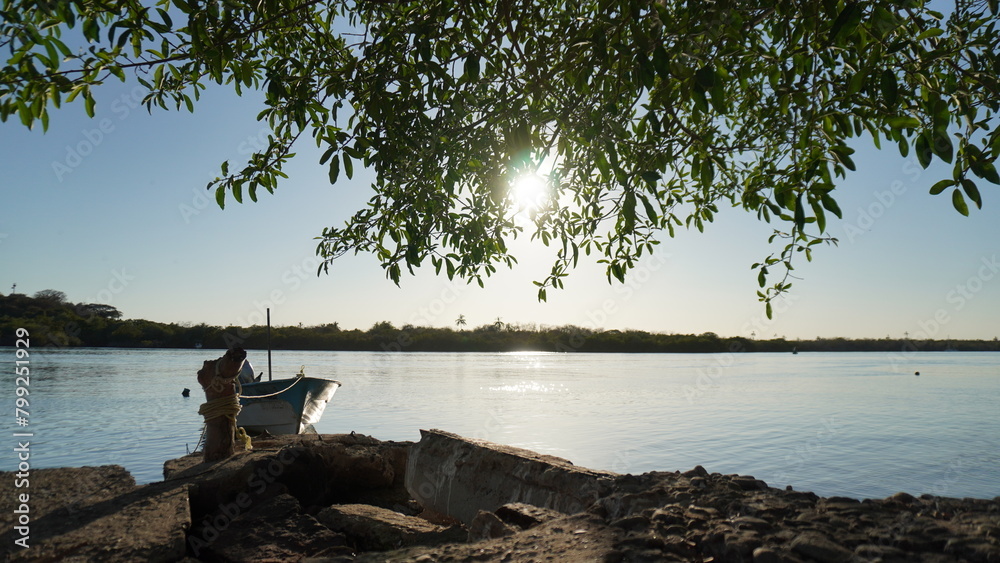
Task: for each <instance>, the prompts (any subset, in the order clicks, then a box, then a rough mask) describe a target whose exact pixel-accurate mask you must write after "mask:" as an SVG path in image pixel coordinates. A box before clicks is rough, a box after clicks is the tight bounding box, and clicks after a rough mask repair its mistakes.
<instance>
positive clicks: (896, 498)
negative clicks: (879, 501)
mask: <svg viewBox="0 0 1000 563" xmlns="http://www.w3.org/2000/svg"><path fill="white" fill-rule="evenodd" d="M886 500H891V501H893V502H898V503H900V504H913V503H914V502H917V499H916V498H915V497H914V496H913V495H911V494H909V493H896V494H894V495H892V496H890V497H889V498H888V499H886Z"/></svg>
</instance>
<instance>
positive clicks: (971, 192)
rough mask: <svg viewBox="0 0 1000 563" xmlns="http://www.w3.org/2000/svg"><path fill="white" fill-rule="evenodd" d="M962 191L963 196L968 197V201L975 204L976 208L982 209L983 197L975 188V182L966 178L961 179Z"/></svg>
mask: <svg viewBox="0 0 1000 563" xmlns="http://www.w3.org/2000/svg"><path fill="white" fill-rule="evenodd" d="M962 189H963V190H965V195H967V196H969V199H971V200H972V201H973V202H974V203H975V204H976V207H978V208H979V209H982V208H983V196H981V195H980V194H979V188H977V187H976V183H975V182H973V181H972V180H970V179H968V178H962ZM966 215H968V213H966Z"/></svg>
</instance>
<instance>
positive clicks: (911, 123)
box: [885, 115, 920, 131]
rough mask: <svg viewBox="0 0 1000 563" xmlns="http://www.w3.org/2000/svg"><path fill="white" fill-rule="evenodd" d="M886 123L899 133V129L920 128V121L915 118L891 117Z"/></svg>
mask: <svg viewBox="0 0 1000 563" xmlns="http://www.w3.org/2000/svg"><path fill="white" fill-rule="evenodd" d="M885 122H886V123H888V124H889V127H892V128H893V129H896V130H897V131H898V130H899V129H915V128H917V127H920V120H919V119H917V118H915V117H908V116H902V115H897V116H893V117H890V118H888V119H886V120H885Z"/></svg>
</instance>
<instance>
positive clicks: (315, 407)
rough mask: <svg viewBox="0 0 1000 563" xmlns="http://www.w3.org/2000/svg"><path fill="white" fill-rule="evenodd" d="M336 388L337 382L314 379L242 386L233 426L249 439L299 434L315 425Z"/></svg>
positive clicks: (298, 378) (284, 380)
mask: <svg viewBox="0 0 1000 563" xmlns="http://www.w3.org/2000/svg"><path fill="white" fill-rule="evenodd" d="M339 387H340V382H339V381H335V380H333V379H322V378H318V377H293V378H290V379H275V380H273V381H259V382H256V383H245V384H243V389H242V391H241V392H240V405H241V406H242V407H243V408H242V409H241V410H240V414H239V415H238V416H237V417H236V425H237V426H240V427H242V428H244V429H245V430H246V431H247V433H248V434H251V435H254V434H262V433H264V432H268V433H270V434H299V433H301V432H303V431H304V430H305V428H306V427H307V426H309V425H310V424H315V423H316V422H319V419H320V417H322V416H323V411H324V410H325V409H326V405H327V403H329V402H330V399H332V398H333V394H334V393H336V392H337V389H338V388H339Z"/></svg>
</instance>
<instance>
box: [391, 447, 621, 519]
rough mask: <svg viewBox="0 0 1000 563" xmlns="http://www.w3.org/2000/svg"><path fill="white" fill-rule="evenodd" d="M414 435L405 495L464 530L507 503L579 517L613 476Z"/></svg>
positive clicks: (516, 451)
mask: <svg viewBox="0 0 1000 563" xmlns="http://www.w3.org/2000/svg"><path fill="white" fill-rule="evenodd" d="M420 435H421V438H420V441H419V442H418V443H416V444H414V445H413V446H412V447H411V449H410V457H409V462H408V464H407V467H406V489H407V491H409V493H410V494H411V495H412V496H413V498H414V499H415V500H416V501H417V502H419V503H420V504H421V505H423V506H424V507H426V508H428V509H430V510H433V511H435V512H439V513H441V514H445V515H448V516H451V517H453V518H456V519H458V520H459V521H461V522H463V523H464V524H466V525H469V524H471V522H472V520H473V519H474V518H475V517H476V515H477V514H478V513H479V512H480V511H485V512H493V511H495V510H496V509H497V508H499V507H500V506H502V505H504V504H507V503H511V502H523V503H527V504H531V505H534V506H540V507H542V508H549V509H552V510H557V511H559V512H563V513H566V514H573V513H576V512H580V511H582V510H584V509H586V508H587V507H588V506H590V505H591V504H592V503H594V502H595V501H596V500H597V499H599V498H600V497H602V496H604V495H605V494H607V492H608V491H610V490H611V486H612V484H613V482H614V478H615V477H616V476H617V475H616V474H615V473H611V472H607V471H597V470H593V469H586V468H582V467H577V466H575V465H573V464H572V463H571V462H569V461H567V460H565V459H561V458H557V457H553V456H547V455H542V454H538V453H536V452H532V451H530V450H525V449H521V448H515V447H511V446H505V445H502V444H495V443H492V442H487V441H485V440H476V439H472V438H464V437H462V436H459V435H457V434H452V433H450V432H444V431H442V430H421V431H420Z"/></svg>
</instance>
